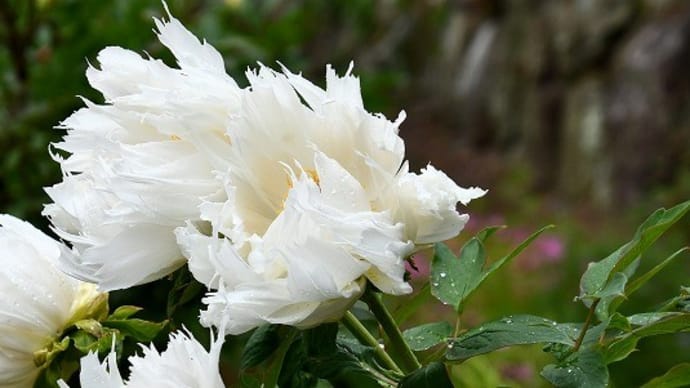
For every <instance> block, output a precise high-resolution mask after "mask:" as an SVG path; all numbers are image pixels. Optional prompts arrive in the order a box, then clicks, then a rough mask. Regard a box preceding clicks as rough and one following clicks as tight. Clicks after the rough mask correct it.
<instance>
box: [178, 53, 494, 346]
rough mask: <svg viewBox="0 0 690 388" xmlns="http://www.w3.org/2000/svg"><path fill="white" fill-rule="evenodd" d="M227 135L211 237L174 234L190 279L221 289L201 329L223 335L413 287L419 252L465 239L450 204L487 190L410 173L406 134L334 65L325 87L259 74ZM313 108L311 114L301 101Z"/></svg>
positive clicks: (315, 319)
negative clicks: (222, 326) (408, 274)
mask: <svg viewBox="0 0 690 388" xmlns="http://www.w3.org/2000/svg"><path fill="white" fill-rule="evenodd" d="M247 77H248V79H249V82H250V88H249V89H247V90H246V91H244V93H243V99H242V107H241V109H240V111H239V113H238V115H237V116H236V117H235V118H233V120H232V121H231V122H230V125H229V127H228V134H229V137H230V138H231V139H232V142H233V143H232V147H230V149H229V151H230V155H231V156H230V160H231V167H230V168H229V169H228V170H227V172H226V174H225V177H224V179H225V192H226V195H227V199H226V200H225V201H217V202H214V201H210V200H208V201H205V202H204V204H203V205H202V207H201V209H202V218H203V219H205V220H207V221H209V222H210V223H211V225H212V234H211V236H208V235H205V234H204V233H202V232H200V231H198V230H196V228H194V227H193V226H192V225H188V226H187V227H185V228H179V229H178V230H177V237H178V242H179V243H180V245H181V246H182V247H183V252H184V253H185V255H186V256H187V257H188V259H189V267H190V269H191V271H192V273H193V274H194V275H195V277H196V278H197V279H198V280H200V281H202V282H204V283H205V284H206V285H207V286H209V287H210V288H213V289H215V290H216V291H215V292H212V293H211V294H210V295H209V296H207V297H206V298H205V300H204V301H205V303H206V304H208V309H207V310H206V311H203V312H202V315H201V319H202V322H203V323H205V324H207V325H208V324H210V325H217V324H218V322H221V321H225V320H227V321H228V325H227V327H226V330H227V331H228V332H229V333H233V334H236V333H241V332H244V331H247V330H250V329H251V328H253V327H256V326H258V325H260V324H263V323H281V324H288V325H294V326H298V327H309V326H314V325H317V324H319V323H321V322H325V321H333V320H338V319H339V318H340V317H341V316H342V314H343V312H344V311H345V310H346V309H347V308H348V307H349V306H350V305H351V304H352V303H354V301H355V300H356V299H357V298H358V297H359V296H360V295H361V293H362V292H363V287H364V285H365V280H369V281H370V282H371V283H372V284H374V285H375V286H376V287H377V288H379V289H381V290H382V291H384V292H386V293H391V294H404V293H408V292H410V291H411V287H410V285H409V284H408V283H407V282H406V281H405V280H404V274H405V269H404V265H403V264H404V259H405V258H406V257H407V256H408V255H409V254H410V253H411V252H413V250H414V249H415V246H416V245H418V244H429V243H432V242H436V241H440V240H443V239H447V238H450V237H453V236H455V235H457V233H458V232H459V231H460V230H461V229H462V227H463V226H464V224H465V222H466V221H467V218H468V217H467V216H466V215H460V214H458V212H457V211H456V209H455V206H456V204H457V202H462V203H464V204H466V203H467V202H469V201H470V200H471V199H473V198H477V197H480V196H482V195H483V194H484V191H483V190H481V189H476V188H474V189H462V188H460V187H458V186H457V185H455V184H454V183H453V182H452V181H451V180H450V179H449V178H448V177H447V176H446V175H445V174H443V173H442V172H440V171H437V170H435V169H434V168H433V167H431V166H429V167H428V168H427V169H426V170H424V171H423V173H422V174H421V175H416V174H411V173H409V172H408V171H407V167H406V164H403V159H404V144H403V141H402V139H401V138H400V137H399V136H398V125H399V124H400V123H401V122H402V120H403V118H404V114H402V113H401V115H400V116H399V118H398V120H396V121H395V122H390V121H388V120H387V119H386V118H385V117H383V116H382V115H372V114H371V113H369V112H367V111H366V110H365V109H364V107H363V105H362V99H361V95H360V89H359V81H358V79H357V78H355V77H354V76H352V75H350V71H349V70H348V72H347V74H346V75H345V76H344V77H338V76H337V75H336V74H335V72H334V71H333V69H331V68H330V67H328V68H327V74H326V78H327V88H326V90H323V89H321V88H319V87H317V86H315V85H313V84H311V83H310V82H308V81H306V80H305V79H304V78H302V77H301V76H299V75H295V74H292V73H290V72H288V71H287V70H285V69H284V70H283V72H282V73H277V72H274V71H272V70H270V69H268V68H266V67H263V66H261V67H260V69H259V71H258V72H249V73H248V74H247ZM303 101H304V102H306V105H305V103H304V102H303Z"/></svg>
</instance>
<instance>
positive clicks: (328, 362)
mask: <svg viewBox="0 0 690 388" xmlns="http://www.w3.org/2000/svg"><path fill="white" fill-rule="evenodd" d="M305 367H306V370H307V371H309V372H310V373H311V374H313V375H315V376H317V377H320V378H322V379H325V380H328V381H329V382H331V383H332V384H333V385H334V386H336V387H355V386H356V387H380V385H379V384H378V383H377V381H376V378H374V376H373V374H372V373H374V372H375V370H374V369H373V368H372V367H371V366H369V365H367V364H366V363H364V362H362V361H360V360H359V359H357V357H355V356H354V355H353V354H352V353H350V352H348V351H347V350H346V349H338V350H336V351H335V352H334V353H331V354H328V355H322V356H317V357H313V356H310V357H309V358H308V359H307V361H306V363H305Z"/></svg>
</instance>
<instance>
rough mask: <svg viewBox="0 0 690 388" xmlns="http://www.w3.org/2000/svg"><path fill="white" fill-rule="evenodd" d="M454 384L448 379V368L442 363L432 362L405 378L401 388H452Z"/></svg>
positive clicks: (401, 382)
mask: <svg viewBox="0 0 690 388" xmlns="http://www.w3.org/2000/svg"><path fill="white" fill-rule="evenodd" d="M452 387H453V383H451V382H450V379H449V378H448V372H447V371H446V366H445V365H443V363H440V362H432V363H430V364H429V365H426V366H424V367H422V368H421V369H418V370H416V371H414V372H413V373H410V374H409V375H408V376H405V378H404V379H402V381H400V388H452Z"/></svg>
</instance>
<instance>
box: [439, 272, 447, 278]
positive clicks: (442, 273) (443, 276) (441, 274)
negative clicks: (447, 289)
mask: <svg viewBox="0 0 690 388" xmlns="http://www.w3.org/2000/svg"><path fill="white" fill-rule="evenodd" d="M439 276H440V277H442V278H445V277H446V276H447V275H446V273H445V272H441V273H440V274H439Z"/></svg>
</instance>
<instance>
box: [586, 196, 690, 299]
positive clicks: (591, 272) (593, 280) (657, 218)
mask: <svg viewBox="0 0 690 388" xmlns="http://www.w3.org/2000/svg"><path fill="white" fill-rule="evenodd" d="M688 210H690V201H686V202H683V203H681V204H679V205H676V206H674V207H673V208H671V209H668V210H666V209H659V210H657V211H655V212H654V213H652V215H650V216H649V217H648V218H647V220H645V222H643V223H642V225H640V227H639V228H638V229H637V231H636V232H635V235H634V236H633V239H632V240H631V241H629V242H628V243H626V244H625V245H623V246H621V247H620V248H618V249H617V250H616V251H614V252H613V253H612V254H610V255H609V256H608V257H606V258H605V259H603V260H601V261H599V262H594V263H590V264H589V266H588V267H587V270H586V271H585V273H584V275H582V278H581V279H580V296H579V298H580V299H581V300H582V301H583V302H584V303H585V305H586V306H587V307H589V306H590V305H591V303H592V302H593V300H594V299H593V296H594V295H595V294H596V293H597V292H599V291H600V290H602V289H603V288H604V287H606V284H607V283H608V282H609V279H610V278H611V277H612V276H613V274H615V273H617V272H624V271H625V269H627V268H628V267H629V266H630V265H631V264H633V262H634V260H635V259H637V258H638V257H639V256H640V255H641V254H642V253H643V252H644V251H646V250H647V249H648V248H649V247H650V246H651V245H652V244H653V243H654V242H655V241H656V240H657V239H658V238H659V237H660V236H661V235H662V234H663V233H664V232H666V230H668V228H670V227H671V226H672V225H673V224H674V223H676V221H678V220H679V219H680V218H681V217H682V216H683V215H684V214H685V213H687V212H688Z"/></svg>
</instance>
